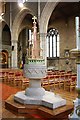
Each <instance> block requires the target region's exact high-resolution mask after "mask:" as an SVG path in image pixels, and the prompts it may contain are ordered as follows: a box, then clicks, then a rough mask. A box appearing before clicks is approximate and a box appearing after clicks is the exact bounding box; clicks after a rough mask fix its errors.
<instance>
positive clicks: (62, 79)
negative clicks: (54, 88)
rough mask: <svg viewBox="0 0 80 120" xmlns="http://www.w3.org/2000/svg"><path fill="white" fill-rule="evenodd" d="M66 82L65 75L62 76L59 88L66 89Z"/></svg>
mask: <svg viewBox="0 0 80 120" xmlns="http://www.w3.org/2000/svg"><path fill="white" fill-rule="evenodd" d="M64 80H65V76H64V74H61V75H60V78H59V88H62V87H63V88H64Z"/></svg>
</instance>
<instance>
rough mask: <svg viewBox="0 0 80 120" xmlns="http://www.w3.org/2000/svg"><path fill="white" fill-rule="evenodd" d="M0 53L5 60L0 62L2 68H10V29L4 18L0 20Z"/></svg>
mask: <svg viewBox="0 0 80 120" xmlns="http://www.w3.org/2000/svg"><path fill="white" fill-rule="evenodd" d="M0 28H1V32H0V55H3V56H5V58H6V59H5V60H4V59H3V62H4V63H3V62H2V64H1V67H3V68H8V67H9V68H10V65H11V60H10V57H11V31H10V28H9V26H8V24H7V22H6V21H5V20H3V19H2V20H1V21H0Z"/></svg>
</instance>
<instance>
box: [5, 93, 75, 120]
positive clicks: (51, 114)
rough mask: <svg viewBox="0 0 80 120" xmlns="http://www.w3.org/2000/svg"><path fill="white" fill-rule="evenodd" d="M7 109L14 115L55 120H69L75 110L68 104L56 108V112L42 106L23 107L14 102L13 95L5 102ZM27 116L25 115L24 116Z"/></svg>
mask: <svg viewBox="0 0 80 120" xmlns="http://www.w3.org/2000/svg"><path fill="white" fill-rule="evenodd" d="M5 108H6V109H7V110H9V111H12V112H13V113H14V114H18V115H19V114H22V115H24V114H36V115H39V116H41V118H43V119H44V118H47V119H50V118H51V119H54V118H59V119H61V120H64V118H65V120H67V118H68V115H69V114H70V113H71V112H72V110H73V105H70V103H68V102H67V104H66V106H62V107H59V108H56V109H54V110H52V109H50V108H47V107H44V106H42V105H23V104H20V103H18V102H16V101H14V95H11V96H10V97H9V98H8V99H7V100H6V101H5ZM24 116H25V115H24Z"/></svg>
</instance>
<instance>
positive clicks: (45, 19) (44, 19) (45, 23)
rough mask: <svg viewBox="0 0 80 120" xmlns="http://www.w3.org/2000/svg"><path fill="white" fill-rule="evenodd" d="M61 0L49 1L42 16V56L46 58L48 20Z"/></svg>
mask: <svg viewBox="0 0 80 120" xmlns="http://www.w3.org/2000/svg"><path fill="white" fill-rule="evenodd" d="M59 1H60V0H57V2H47V3H46V5H45V7H44V9H43V11H42V14H41V18H40V48H41V52H40V56H43V58H44V59H45V60H46V33H47V27H48V22H49V19H50V17H51V14H52V12H53V10H54V9H55V7H56V6H57V4H58V3H59Z"/></svg>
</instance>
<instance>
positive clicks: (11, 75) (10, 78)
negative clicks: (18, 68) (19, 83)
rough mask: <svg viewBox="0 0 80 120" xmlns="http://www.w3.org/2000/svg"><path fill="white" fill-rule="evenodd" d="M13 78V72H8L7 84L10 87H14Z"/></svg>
mask: <svg viewBox="0 0 80 120" xmlns="http://www.w3.org/2000/svg"><path fill="white" fill-rule="evenodd" d="M14 78H15V72H14V71H10V72H9V73H8V81H7V82H8V84H10V85H14Z"/></svg>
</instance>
